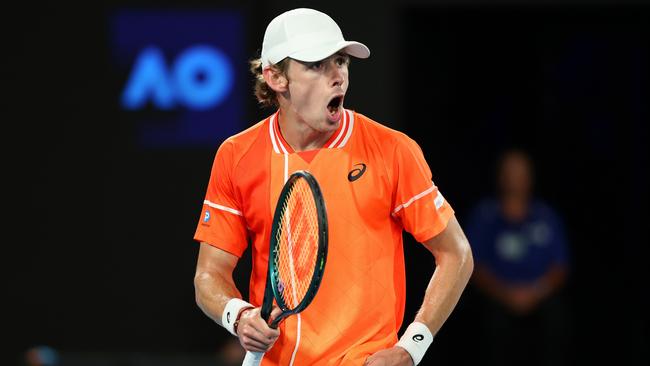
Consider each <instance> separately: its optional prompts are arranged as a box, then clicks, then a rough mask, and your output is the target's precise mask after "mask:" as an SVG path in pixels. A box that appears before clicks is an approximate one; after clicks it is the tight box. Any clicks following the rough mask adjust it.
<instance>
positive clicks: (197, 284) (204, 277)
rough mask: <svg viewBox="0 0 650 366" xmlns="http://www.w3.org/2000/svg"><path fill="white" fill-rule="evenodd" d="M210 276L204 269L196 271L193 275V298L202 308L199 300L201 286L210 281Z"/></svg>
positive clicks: (201, 290) (201, 291)
mask: <svg viewBox="0 0 650 366" xmlns="http://www.w3.org/2000/svg"><path fill="white" fill-rule="evenodd" d="M210 277H211V275H210V273H208V272H204V271H197V272H196V274H195V275H194V300H195V301H196V305H198V306H199V307H200V308H203V306H202V302H201V298H202V293H203V287H204V286H205V283H206V282H207V281H210Z"/></svg>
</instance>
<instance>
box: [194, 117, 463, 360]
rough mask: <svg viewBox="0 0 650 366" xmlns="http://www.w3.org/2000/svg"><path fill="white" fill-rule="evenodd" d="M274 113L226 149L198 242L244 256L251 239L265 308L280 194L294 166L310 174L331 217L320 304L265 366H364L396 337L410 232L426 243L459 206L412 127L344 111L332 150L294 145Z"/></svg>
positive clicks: (253, 289)
mask: <svg viewBox="0 0 650 366" xmlns="http://www.w3.org/2000/svg"><path fill="white" fill-rule="evenodd" d="M277 118H278V113H275V114H274V115H272V116H270V117H269V118H267V119H265V120H263V121H261V122H259V123H258V124H256V125H255V126H253V127H251V128H249V129H247V130H246V131H243V132H241V133H239V134H237V135H235V136H233V137H231V138H229V139H227V140H226V141H225V142H224V143H223V144H222V145H221V147H220V148H219V150H218V152H217V155H216V158H215V160H214V165H213V167H212V174H211V177H210V181H209V184H208V190H207V194H206V197H205V201H204V204H203V212H202V214H201V217H200V219H199V223H198V227H197V230H196V235H195V237H194V238H195V239H196V240H198V241H203V242H206V243H209V244H210V245H213V246H215V247H218V248H220V249H222V250H225V251H227V252H230V253H232V254H234V255H236V256H241V255H242V253H243V252H244V250H245V249H246V247H247V246H248V244H247V243H248V240H250V241H251V243H252V257H253V268H252V273H251V280H250V299H249V302H250V303H252V304H254V305H256V306H260V305H261V303H262V298H263V296H264V286H265V280H266V271H267V265H268V257H269V235H270V231H271V222H272V215H273V212H274V209H275V204H276V201H277V198H278V196H279V194H280V190H281V189H282V186H283V184H284V182H285V180H286V179H287V177H288V176H289V175H291V173H292V172H294V171H296V170H308V171H309V172H311V173H312V174H313V175H314V177H315V178H316V179H317V180H318V182H319V184H320V187H321V190H322V192H323V197H324V200H325V205H326V207H327V213H328V221H329V242H328V257H327V265H326V267H325V273H324V276H323V281H322V283H321V285H320V289H319V291H318V293H317V294H316V297H315V298H314V300H313V302H312V303H311V305H309V307H308V308H307V309H306V310H305V311H303V312H302V313H301V314H299V315H296V316H291V317H289V318H287V319H286V320H285V321H283V322H282V324H281V326H280V331H281V336H280V338H279V339H278V341H277V342H276V343H275V345H274V346H273V348H272V349H271V350H270V351H269V352H267V354H266V355H265V356H264V359H263V363H262V364H263V365H290V364H293V365H362V364H363V362H364V361H365V359H366V358H367V357H368V356H369V355H371V354H372V353H374V352H376V351H378V350H380V349H384V348H389V347H392V346H393V345H394V344H395V343H396V342H397V331H398V330H399V328H400V326H401V324H402V318H403V316H404V302H405V274H404V252H403V247H402V230H406V231H408V232H409V233H411V234H412V235H413V236H414V237H415V239H416V240H418V241H419V242H424V241H426V240H428V239H430V238H432V237H434V236H435V235H437V234H438V233H440V232H441V231H442V230H443V229H444V228H445V227H446V225H447V222H448V220H449V218H450V217H451V216H452V215H453V212H454V211H453V209H452V208H451V206H450V205H449V204H448V203H447V201H446V200H445V199H444V198H443V196H442V194H441V193H440V192H439V191H438V189H437V187H436V186H435V185H434V184H433V182H432V181H431V171H430V170H429V166H428V165H427V163H426V161H425V159H424V157H423V155H422V151H421V150H420V147H419V146H418V145H417V144H416V143H415V141H413V140H412V139H410V138H409V137H407V136H406V135H404V134H403V133H400V132H397V131H395V130H391V129H389V128H387V127H385V126H383V125H381V124H379V123H377V122H374V121H372V120H371V119H369V118H367V117H365V116H363V115H361V114H359V113H356V112H353V111H349V110H346V111H345V113H344V117H343V121H342V123H341V126H340V127H339V129H338V131H336V132H335V133H334V134H333V135H332V137H331V139H330V140H329V141H328V142H327V143H326V144H325V145H324V147H323V148H321V149H318V150H314V151H308V152H300V153H295V152H293V150H292V149H291V148H290V146H289V145H288V144H287V143H286V142H285V141H284V139H283V138H282V136H281V134H280V133H279V127H278V121H277Z"/></svg>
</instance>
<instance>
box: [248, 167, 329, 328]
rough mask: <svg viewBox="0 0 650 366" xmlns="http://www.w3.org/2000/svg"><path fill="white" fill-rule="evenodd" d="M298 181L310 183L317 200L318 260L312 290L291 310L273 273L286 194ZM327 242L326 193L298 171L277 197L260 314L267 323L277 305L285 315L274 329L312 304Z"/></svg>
mask: <svg viewBox="0 0 650 366" xmlns="http://www.w3.org/2000/svg"><path fill="white" fill-rule="evenodd" d="M299 179H305V181H306V182H307V184H309V187H310V191H311V193H312V195H313V197H314V203H315V205H316V213H317V217H318V252H317V254H316V255H317V257H316V267H315V268H314V274H313V275H312V280H311V283H310V284H309V288H308V289H307V292H306V293H305V296H304V298H303V299H302V301H301V302H300V303H299V304H298V306H296V307H295V308H294V309H289V307H288V306H287V305H286V303H285V302H284V300H283V299H282V296H281V295H280V291H279V289H278V282H277V275H276V271H275V270H274V267H275V257H276V252H277V251H276V250H275V247H276V246H277V245H279V243H278V240H277V235H276V234H277V232H278V230H280V221H281V220H280V215H282V210H283V206H284V204H283V203H284V201H285V199H286V198H287V195H288V194H289V192H290V191H291V188H292V187H293V186H294V185H295V183H296V181H297V180H299ZM327 242H328V225H327V210H326V208H325V201H324V200H323V194H322V192H321V189H320V186H319V185H318V182H317V181H316V178H314V176H312V175H311V173H309V172H307V171H305V170H299V171H296V172H294V173H293V174H291V176H290V177H289V179H288V180H287V182H286V183H285V184H284V187H283V188H282V192H280V196H279V198H278V203H277V205H276V207H275V214H274V215H273V225H272V227H271V240H270V245H269V265H268V271H267V274H266V287H265V290H264V300H263V302H262V309H261V315H262V318H263V319H264V320H267V321H268V319H269V317H270V315H271V310H272V309H273V300H275V302H276V303H277V304H278V307H279V308H280V310H282V313H281V314H280V315H278V317H276V318H275V319H273V322H271V324H270V326H271V327H272V328H277V326H278V324H279V323H280V321H282V319H284V318H286V317H288V316H290V315H293V314H297V313H299V312H301V311H303V310H304V309H305V308H306V307H307V306H309V304H310V303H311V302H312V300H313V299H314V297H315V296H316V293H317V292H318V288H319V287H320V284H321V282H322V280H323V274H324V272H325V262H326V260H327Z"/></svg>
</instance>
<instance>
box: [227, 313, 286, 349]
mask: <svg viewBox="0 0 650 366" xmlns="http://www.w3.org/2000/svg"><path fill="white" fill-rule="evenodd" d="M260 311H261V310H260V308H254V309H248V310H244V311H243V312H242V313H241V316H240V317H239V326H237V336H239V343H241V345H242V347H244V349H245V350H247V351H251V352H266V351H268V350H269V349H271V347H273V345H274V344H275V341H276V340H277V339H278V337H279V336H280V330H279V329H273V328H271V327H269V325H268V323H267V322H266V321H264V319H262V316H261V315H260ZM281 312H282V311H281V310H280V308H278V307H277V306H276V307H274V308H273V311H271V319H270V320H272V319H275V317H277V316H278V315H280V313H281Z"/></svg>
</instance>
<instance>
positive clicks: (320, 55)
mask: <svg viewBox="0 0 650 366" xmlns="http://www.w3.org/2000/svg"><path fill="white" fill-rule="evenodd" d="M341 50H343V51H344V52H345V53H347V54H348V55H350V56H353V57H356V58H368V57H369V56H370V49H368V47H366V45H365V44H363V43H360V42H355V41H341V42H337V43H334V44H331V45H325V46H323V45H320V46H318V47H313V48H309V49H306V50H302V51H298V52H294V53H292V54H290V55H289V57H291V58H292V59H294V60H298V61H304V62H316V61H320V60H323V59H326V58H328V57H330V56H332V55H333V54H335V53H337V52H339V51H341Z"/></svg>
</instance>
